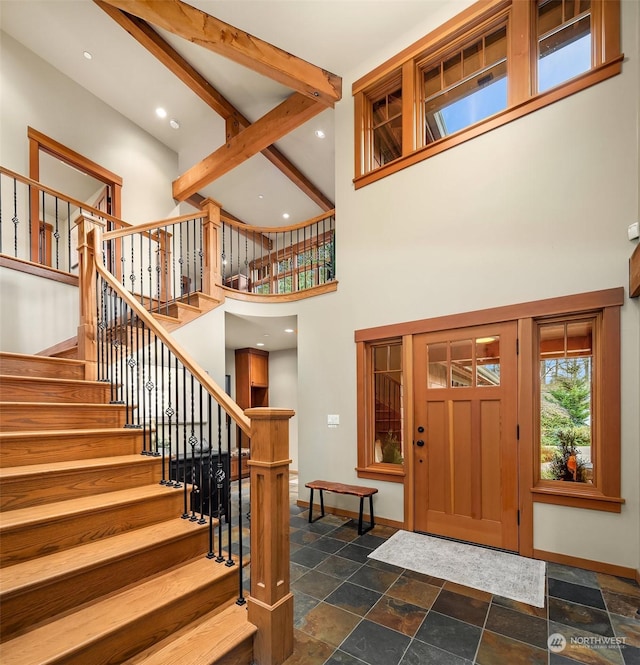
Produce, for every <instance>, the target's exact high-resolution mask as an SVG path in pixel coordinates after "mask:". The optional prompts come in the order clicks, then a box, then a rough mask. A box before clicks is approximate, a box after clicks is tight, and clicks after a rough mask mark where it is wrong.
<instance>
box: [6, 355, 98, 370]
mask: <svg viewBox="0 0 640 665" xmlns="http://www.w3.org/2000/svg"><path fill="white" fill-rule="evenodd" d="M2 358H12V359H15V360H32V361H34V362H40V361H46V362H52V363H54V364H60V365H79V366H81V367H84V365H85V361H84V360H75V359H74V358H57V357H55V356H44V355H41V354H35V353H32V354H30V353H12V352H11V351H0V359H2Z"/></svg>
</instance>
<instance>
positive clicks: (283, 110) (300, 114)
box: [173, 92, 325, 201]
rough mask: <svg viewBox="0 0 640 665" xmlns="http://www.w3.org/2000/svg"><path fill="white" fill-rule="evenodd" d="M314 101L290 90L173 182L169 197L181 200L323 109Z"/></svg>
mask: <svg viewBox="0 0 640 665" xmlns="http://www.w3.org/2000/svg"><path fill="white" fill-rule="evenodd" d="M324 108H325V107H324V106H323V105H322V104H319V103H318V102H315V101H313V100H312V99H309V98H308V97H304V96H303V95H301V94H300V93H298V92H295V93H293V95H291V96H290V97H288V98H287V99H286V100H285V101H284V102H282V103H281V104H279V105H278V106H276V107H275V108H274V109H272V110H271V111H269V112H268V113H266V114H265V115H263V116H262V118H260V119H259V120H257V121H256V122H254V123H253V124H252V125H250V126H249V127H247V128H246V129H243V130H242V131H241V132H240V133H239V134H237V135H236V136H234V137H232V138H231V139H230V140H229V141H227V143H225V145H223V146H222V147H221V148H218V150H216V151H215V152H213V153H211V154H210V155H209V156H208V157H205V158H204V159H203V160H202V161H201V162H200V163H198V164H196V165H195V166H192V167H191V168H190V169H189V170H188V171H186V172H185V173H183V174H182V175H181V176H180V177H179V178H177V179H176V180H174V181H173V198H175V199H177V200H178V201H184V200H185V199H188V198H189V197H190V196H191V195H193V194H195V193H196V192H197V191H198V190H199V189H200V188H202V187H205V186H206V185H208V184H209V183H210V182H213V181H214V180H215V179H216V178H219V177H220V176H222V175H224V174H225V173H228V172H229V171H231V170H232V169H234V168H235V167H236V166H238V165H239V164H241V163H242V162H244V161H246V160H247V159H249V157H253V155H256V154H257V153H259V152H261V151H262V150H264V148H266V147H267V146H269V145H271V144H272V143H275V141H277V140H278V139H280V138H282V137H283V136H285V135H286V134H288V133H289V132H291V131H293V130H294V129H296V127H299V126H300V125H302V124H303V123H305V122H307V120H310V119H311V118H313V117H314V116H316V115H318V113H320V112H322V111H323V110H324Z"/></svg>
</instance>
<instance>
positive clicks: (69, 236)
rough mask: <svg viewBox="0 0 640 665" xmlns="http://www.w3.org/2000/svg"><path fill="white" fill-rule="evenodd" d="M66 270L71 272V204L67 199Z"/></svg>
mask: <svg viewBox="0 0 640 665" xmlns="http://www.w3.org/2000/svg"><path fill="white" fill-rule="evenodd" d="M109 269H111V268H109ZM67 270H68V271H69V272H71V204H70V203H69V202H68V201H67Z"/></svg>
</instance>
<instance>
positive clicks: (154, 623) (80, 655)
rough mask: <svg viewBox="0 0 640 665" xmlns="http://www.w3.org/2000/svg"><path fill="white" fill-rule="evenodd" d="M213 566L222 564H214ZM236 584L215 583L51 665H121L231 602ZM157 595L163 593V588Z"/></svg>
mask: <svg viewBox="0 0 640 665" xmlns="http://www.w3.org/2000/svg"><path fill="white" fill-rule="evenodd" d="M211 565H213V566H215V565H219V564H215V563H213V562H212V564H211ZM236 583H237V581H236V577H235V575H229V576H227V577H225V578H223V579H222V580H218V581H215V580H214V581H213V582H212V583H210V584H209V585H203V586H202V587H201V588H200V589H199V590H198V592H197V593H192V594H190V595H185V596H182V597H180V598H179V599H178V600H176V601H175V602H174V603H172V604H171V605H170V606H169V607H165V608H163V609H162V610H160V611H155V612H152V613H149V614H146V615H144V616H141V617H140V618H139V619H138V621H136V622H135V623H130V624H128V625H127V626H125V627H124V628H122V629H118V630H114V631H113V632H112V633H111V634H110V635H108V636H106V637H103V638H102V639H100V640H99V641H97V642H94V643H91V644H88V645H86V646H85V647H84V648H83V649H82V651H76V652H74V653H71V654H67V655H66V656H65V657H64V659H60V660H55V661H51V665H54V664H55V665H62V663H64V665H87V664H88V663H91V665H120V664H121V663H122V662H123V661H125V660H126V659H127V658H130V657H132V656H133V655H135V654H136V653H138V652H139V651H141V650H142V649H144V648H147V647H149V646H151V645H153V644H155V643H156V642H159V641H160V640H162V639H164V638H165V637H167V636H168V635H169V634H170V633H172V632H173V631H176V630H179V629H180V628H182V627H183V626H186V625H187V624H188V623H190V622H191V621H193V620H194V619H197V618H198V617H200V616H202V615H204V614H206V613H207V612H209V611H210V610H211V609H212V608H213V607H216V606H218V605H221V604H222V603H225V602H227V601H229V600H231V599H232V598H233V597H234V596H235V594H236ZM158 593H159V594H162V593H163V591H162V589H161V588H159V589H158Z"/></svg>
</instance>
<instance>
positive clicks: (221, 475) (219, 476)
mask: <svg viewBox="0 0 640 665" xmlns="http://www.w3.org/2000/svg"><path fill="white" fill-rule="evenodd" d="M212 448H213V446H212ZM228 454H229V451H227V455H228ZM215 478H216V496H217V497H218V556H217V557H216V561H217V562H218V563H222V562H223V561H224V557H223V556H222V513H223V510H222V506H223V503H224V502H223V497H222V493H223V490H224V481H225V472H224V465H223V462H222V408H221V406H220V405H219V404H218V462H217V464H216V475H215ZM224 512H225V519H226V520H227V523H229V521H230V518H229V515H228V514H227V512H228V511H224ZM229 548H231V542H229Z"/></svg>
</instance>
